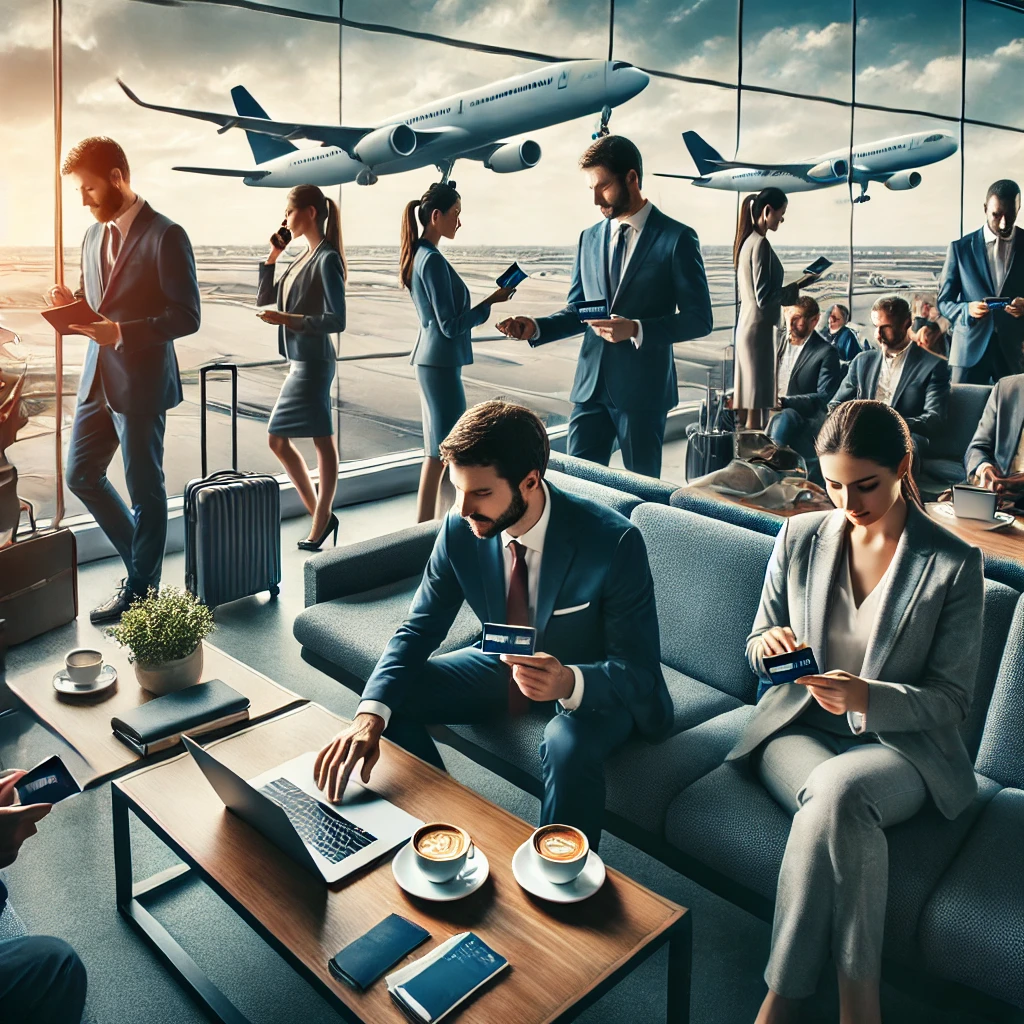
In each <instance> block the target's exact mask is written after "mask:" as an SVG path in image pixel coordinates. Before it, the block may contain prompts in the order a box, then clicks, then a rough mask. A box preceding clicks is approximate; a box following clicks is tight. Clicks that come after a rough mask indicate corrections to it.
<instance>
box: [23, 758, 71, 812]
mask: <svg viewBox="0 0 1024 1024" xmlns="http://www.w3.org/2000/svg"><path fill="white" fill-rule="evenodd" d="M14 792H15V793H17V794H18V802H19V803H22V804H55V803H58V802H59V801H61V800H65V799H66V798H67V797H69V796H77V795H78V794H79V793H81V792H82V787H81V786H80V785H79V784H78V783H77V782H76V781H75V778H74V776H73V775H72V774H71V772H69V771H68V769H67V765H65V764H64V762H63V761H62V760H61V759H60V755H58V754H54V755H53V756H52V757H48V758H47V759H46V760H45V761H40V762H39V764H37V765H36V766H35V768H31V769H29V771H28V772H26V773H25V774H24V775H23V776H22V777H21V778H20V779H18V781H17V782H16V783H15V784H14Z"/></svg>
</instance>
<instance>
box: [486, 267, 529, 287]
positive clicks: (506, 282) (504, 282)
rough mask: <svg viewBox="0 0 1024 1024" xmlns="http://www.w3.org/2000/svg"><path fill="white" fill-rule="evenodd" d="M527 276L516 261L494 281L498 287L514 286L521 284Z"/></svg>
mask: <svg viewBox="0 0 1024 1024" xmlns="http://www.w3.org/2000/svg"><path fill="white" fill-rule="evenodd" d="M529 276H530V275H529V274H527V272H526V271H525V270H523V268H522V267H521V266H519V264H518V263H513V264H512V266H511V267H509V268H508V270H506V271H505V273H504V274H502V275H501V277H499V278H497V279H496V281H495V282H494V283H495V284H496V285H497V286H498V287H499V288H515V287H516V285H518V284H521V283H522V282H523V281H525V280H526V279H527V278H528V277H529Z"/></svg>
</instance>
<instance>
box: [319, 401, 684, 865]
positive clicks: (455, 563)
mask: <svg viewBox="0 0 1024 1024" xmlns="http://www.w3.org/2000/svg"><path fill="white" fill-rule="evenodd" d="M440 450H441V458H442V459H443V460H444V462H445V464H446V465H447V467H448V472H449V475H450V478H451V481H452V484H453V485H454V487H455V494H456V499H455V505H454V507H453V509H452V511H451V512H449V514H448V517H447V518H446V519H445V521H444V522H443V523H442V525H441V528H440V530H439V531H438V534H437V540H436V542H435V543H434V550H433V552H432V553H431V556H430V561H429V562H428V564H427V568H426V570H425V571H424V573H423V579H422V581H421V583H420V586H419V589H418V590H417V592H416V596H415V597H414V598H413V601H412V607H411V609H410V612H409V617H408V618H407V619H406V620H405V622H404V623H403V624H402V625H401V626H400V627H399V629H398V632H397V633H395V635H394V636H393V637H392V638H391V641H390V642H389V643H388V646H387V648H386V649H385V651H384V653H383V655H382V656H381V658H380V661H378V662H377V666H376V668H375V669H374V670H373V674H372V675H371V676H370V678H369V680H368V681H367V683H366V687H365V688H364V690H363V699H362V701H361V702H360V704H359V707H358V708H357V709H356V715H355V719H354V720H353V722H352V724H351V725H350V726H349V727H348V728H346V729H345V730H343V731H342V732H341V733H339V734H338V736H336V737H335V739H334V740H332V741H331V743H329V744H328V745H327V746H326V747H325V748H324V749H323V750H322V751H321V752H320V754H319V755H318V757H317V760H316V765H315V768H314V773H315V775H316V778H317V785H319V787H320V788H321V789H322V790H323V791H324V792H325V793H326V794H327V796H328V798H329V799H330V800H334V801H338V800H340V799H341V795H342V793H343V792H344V790H345V786H346V784H347V782H348V778H349V775H350V774H351V772H352V770H353V769H354V767H355V765H356V764H357V762H359V761H362V762H363V768H362V778H363V781H364V782H365V781H369V778H370V772H371V770H372V768H373V766H374V764H375V763H376V761H377V758H378V757H379V756H380V738H381V736H382V735H383V736H386V737H387V738H388V739H390V740H393V741H394V742H396V743H399V744H401V746H403V747H405V748H406V750H409V751H411V752H412V753H413V754H416V755H417V757H420V758H422V759H423V760H425V761H429V762H430V763H431V764H433V765H436V766H437V767H439V768H442V769H443V768H444V762H443V761H442V760H441V756H440V754H439V753H438V750H437V747H435V746H434V741H433V740H432V739H431V738H430V735H429V734H428V733H427V726H428V725H432V724H435V723H459V722H485V721H493V720H503V719H507V718H508V717H509V716H512V715H517V714H522V713H524V712H526V711H529V710H530V709H531V708H532V709H535V710H536V711H537V712H538V713H541V714H543V715H545V716H546V717H547V718H548V722H547V726H546V727H545V729H544V740H543V742H542V743H541V745H540V757H541V763H542V769H543V780H544V796H543V800H542V802H541V815H540V817H541V824H542V825H544V824H551V823H554V822H559V823H562V824H569V825H575V826H576V827H577V828H579V829H581V830H582V831H583V832H585V833H586V835H587V837H588V838H589V840H590V843H591V845H593V846H594V847H597V845H598V841H599V840H600V837H601V822H602V818H603V815H604V802H605V782H604V762H605V760H606V759H607V758H608V756H609V755H610V754H611V753H612V752H613V751H615V750H616V749H617V748H619V747H621V746H622V744H623V743H625V742H626V740H627V739H628V738H629V737H630V736H631V735H633V733H634V732H636V733H638V734H639V735H641V736H643V737H644V738H645V739H648V740H657V739H659V738H661V737H662V736H664V735H665V733H666V732H667V731H668V729H669V727H670V726H671V723H672V702H671V699H670V698H669V695H668V690H667V689H666V687H665V680H664V678H663V676H662V672H661V645H660V640H659V634H658V616H657V609H656V608H655V604H654V583H653V580H652V578H651V570H650V567H649V565H648V562H647V550H646V548H645V547H644V542H643V539H642V537H641V536H640V533H639V531H638V530H637V529H636V527H635V526H633V525H632V524H631V523H630V522H629V520H628V519H625V518H624V517H623V516H621V515H619V513H618V512H615V511H613V510H612V509H610V508H607V507H606V506H604V505H600V504H597V503H595V502H592V501H587V500H585V499H583V498H578V497H575V496H573V495H571V494H566V493H564V492H563V491H560V490H558V488H557V487H554V486H553V485H551V484H549V483H547V482H546V481H545V479H544V472H545V470H546V469H547V464H548V453H549V447H548V436H547V431H546V430H545V429H544V424H543V423H542V422H541V421H540V420H539V419H538V417H537V416H536V415H534V413H532V412H531V411H530V410H529V409H526V408H524V407H523V406H520V405H514V404H512V403H510V402H505V401H500V400H495V401H490V402H483V403H482V404H480V405H477V406H474V407H473V408H472V409H470V410H468V411H467V412H465V413H464V414H463V415H462V417H461V418H460V419H459V421H458V423H456V424H455V427H454V428H453V429H452V431H451V433H450V434H449V435H448V437H447V438H445V440H444V441H443V442H442V443H441V446H440ZM463 601H465V602H467V603H468V604H469V606H470V608H472V609H473V611H474V613H475V614H476V615H477V617H478V618H479V619H480V622H481V623H485V622H491V623H504V624H508V625H512V626H533V627H534V628H535V629H536V631H537V641H536V653H535V654H534V655H532V656H529V657H524V656H519V655H506V654H502V655H501V656H500V658H499V657H498V656H496V655H492V654H484V653H483V652H482V651H481V650H480V648H479V647H478V646H476V647H468V648H464V649H462V650H458V651H453V652H450V653H447V654H435V653H434V652H435V651H436V650H437V648H438V647H439V646H440V644H441V643H442V641H443V640H444V638H445V636H446V635H447V633H448V630H449V628H450V627H451V625H452V623H453V622H454V621H455V616H456V615H457V614H458V612H459V609H460V608H461V607H462V603H463ZM541 652H543V653H541Z"/></svg>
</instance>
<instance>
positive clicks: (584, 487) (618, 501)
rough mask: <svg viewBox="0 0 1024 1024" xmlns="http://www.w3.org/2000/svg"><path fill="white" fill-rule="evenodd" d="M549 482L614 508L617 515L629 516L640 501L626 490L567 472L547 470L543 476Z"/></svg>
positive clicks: (570, 492) (561, 488) (571, 492)
mask: <svg viewBox="0 0 1024 1024" xmlns="http://www.w3.org/2000/svg"><path fill="white" fill-rule="evenodd" d="M544 478H545V479H546V480H547V481H548V482H549V483H552V484H554V485H555V486H556V487H558V488H559V489H560V490H563V491H567V492H568V493H569V494H575V495H576V496H577V497H580V498H587V499H589V500H590V501H594V502H597V504H599V505H607V506H608V508H613V509H615V511H616V512H618V513H619V515H623V516H625V517H626V518H627V519H628V518H629V514H630V513H631V512H632V511H633V509H635V508H636V507H637V505H639V504H640V503H641V499H640V498H639V497H637V495H635V494H630V493H629V492H628V491H620V490H618V489H617V488H615V487H609V486H608V485H607V484H603V483H599V482H598V481H596V480H587V479H585V478H583V477H577V476H569V475H568V474H567V473H559V472H556V471H549V472H548V473H546V474H545V477H544Z"/></svg>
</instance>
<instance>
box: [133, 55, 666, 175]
mask: <svg viewBox="0 0 1024 1024" xmlns="http://www.w3.org/2000/svg"><path fill="white" fill-rule="evenodd" d="M117 81H118V85H120V86H121V88H122V89H123V90H124V91H125V93H126V94H127V96H128V98H129V99H131V100H132V101H133V102H135V103H137V104H138V105H139V106H140V107H147V108H148V109H150V110H162V111H165V112H167V113H171V114H182V115H184V116H185V117H195V118H199V119H200V120H203V121H211V122H213V124H216V125H219V126H220V127H219V128H218V129H217V134H218V135H220V134H223V133H224V132H226V131H229V130H230V129H231V128H241V129H242V130H243V131H244V132H245V134H246V136H247V137H248V139H249V146H250V148H251V149H252V155H253V158H254V160H255V161H256V165H257V166H256V167H254V168H251V169H249V170H232V169H228V168H220V167H175V168H174V170H176V171H191V172H193V173H196V174H215V175H222V176H226V177H233V178H241V179H242V181H243V183H244V184H246V185H254V186H257V187H262V188H291V187H292V186H294V185H302V184H312V185H340V184H344V183H345V182H350V181H354V182H356V183H357V184H359V185H372V184H374V183H375V182H376V181H377V179H378V178H379V176H380V175H382V174H399V173H401V172H402V171H410V170H413V169H414V168H417V167H427V166H430V165H431V164H433V165H434V166H435V167H437V169H438V170H439V171H440V172H441V175H442V179H441V180H442V181H447V180H448V178H449V176H450V175H451V172H452V167H453V165H454V163H455V161H456V160H479V161H481V162H482V163H483V165H484V166H485V167H487V168H489V169H490V170H492V171H495V172H496V173H498V174H509V173H512V172H514V171H523V170H527V169H528V168H530V167H535V166H536V165H537V162H538V161H539V160H540V156H541V151H540V146H539V145H538V144H537V143H536V142H534V141H533V140H532V139H523V140H522V141H520V142H506V141H502V140H504V139H507V138H509V137H510V136H515V135H521V134H524V133H526V132H532V131H537V130H539V129H541V128H547V127H549V126H550V125H554V124H560V123H562V122H563V121H571V120H573V119H574V118H577V117H584V116H586V115H587V114H596V113H600V114H601V120H600V123H599V125H598V129H597V131H596V132H595V134H594V138H597V137H598V135H606V134H607V133H608V119H609V117H611V112H612V108H613V107H617V106H619V105H620V104H622V103H625V102H626V101H627V100H630V99H632V98H633V97H634V96H636V95H637V94H638V93H640V92H641V91H642V90H643V89H644V88H645V87H646V86H647V83H648V81H649V78H648V76H647V75H646V74H645V73H644V72H643V71H641V70H640V69H639V68H635V67H633V65H632V64H628V63H626V61H623V60H615V61H604V60H570V61H564V62H562V63H557V64H546V65H544V66H543V67H541V68H538V69H536V70H534V71H528V72H526V74H522V75H515V76H514V77H512V78H506V79H504V80H502V81H500V82H492V83H491V84H489V85H484V86H480V87H479V88H476V89H467V90H466V91H465V92H460V93H456V94H455V95H454V96H448V97H446V98H445V99H441V100H437V101H436V102H434V103H429V104H427V105H426V106H422V107H417V108H416V109H415V110H409V111H406V112H405V113H403V114H396V115H395V116H394V117H388V118H385V119H384V120H383V121H381V122H379V123H378V124H374V125H368V126H366V127H358V128H356V127H350V126H346V125H319V124H307V123H304V122H301V121H274V120H272V119H271V118H269V117H268V116H267V113H266V111H265V110H264V109H263V108H262V107H261V106H260V105H259V103H257V102H256V100H255V99H254V98H253V97H252V95H251V94H250V93H249V91H248V90H247V89H245V88H244V87H243V86H241V85H237V86H235V88H233V89H232V90H231V98H232V100H233V101H234V105H235V113H234V114H217V113H212V112H209V111H204V110H188V109H184V108H181V107H167V106H162V105H160V104H157V103H145V102H143V101H142V100H141V99H139V97H138V96H136V95H135V93H133V92H132V91H131V89H129V88H128V86H127V85H125V84H124V82H122V81H121V80H120V79H118V80H117ZM294 139H308V140H310V141H311V142H319V143H320V145H319V146H318V147H306V148H302V149H299V148H297V147H296V146H295V145H293V140H294Z"/></svg>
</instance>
